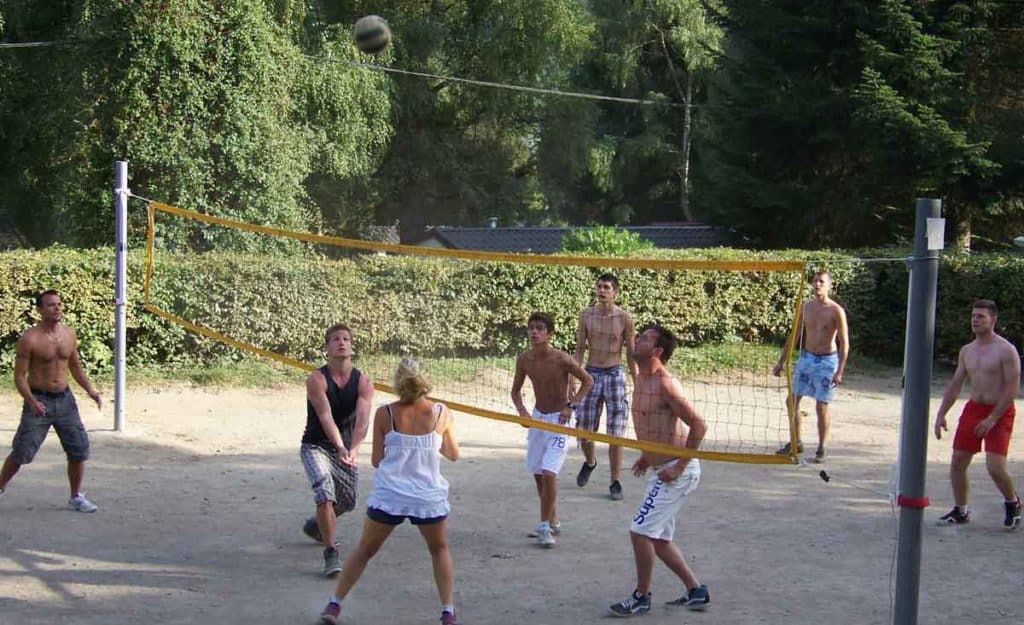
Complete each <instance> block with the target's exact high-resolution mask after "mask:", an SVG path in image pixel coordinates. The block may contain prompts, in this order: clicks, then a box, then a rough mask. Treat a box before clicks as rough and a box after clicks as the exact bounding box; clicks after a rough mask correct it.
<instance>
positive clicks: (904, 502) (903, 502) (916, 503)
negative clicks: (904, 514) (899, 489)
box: [896, 495, 931, 509]
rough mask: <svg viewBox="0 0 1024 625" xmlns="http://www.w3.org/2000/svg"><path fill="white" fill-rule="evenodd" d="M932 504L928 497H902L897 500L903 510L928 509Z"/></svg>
mask: <svg viewBox="0 0 1024 625" xmlns="http://www.w3.org/2000/svg"><path fill="white" fill-rule="evenodd" d="M930 504H931V502H930V501H928V498H927V497H907V496H906V495H900V496H898V497H897V498H896V505H898V506H899V507H901V508H918V509H923V508H927V507H928V506H929V505H930Z"/></svg>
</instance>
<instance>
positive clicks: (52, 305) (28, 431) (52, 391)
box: [0, 290, 103, 512]
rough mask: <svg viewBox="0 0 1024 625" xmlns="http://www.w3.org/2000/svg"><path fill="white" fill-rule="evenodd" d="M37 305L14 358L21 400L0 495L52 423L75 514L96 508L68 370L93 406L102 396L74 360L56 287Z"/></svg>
mask: <svg viewBox="0 0 1024 625" xmlns="http://www.w3.org/2000/svg"><path fill="white" fill-rule="evenodd" d="M36 309H37V310H38V311H39V317H40V321H39V323H38V324H36V325H35V326H33V327H31V328H29V329H28V330H26V331H25V333H24V334H22V335H21V338H20V339H18V347H17V352H16V355H15V359H14V386H15V387H16V388H17V389H18V392H19V393H21V397H22V399H24V400H25V404H24V407H23V408H22V410H21V423H20V424H19V425H18V431H17V433H15V435H14V443H13V444H12V448H13V449H12V451H11V453H10V455H9V456H7V459H6V460H4V466H3V468H2V469H0V496H2V495H3V494H4V492H5V491H6V489H7V483H8V482H10V481H11V478H13V477H14V474H15V473H17V472H18V469H20V468H21V465H23V464H28V463H30V462H32V458H34V457H35V455H36V452H37V451H39V448H40V447H41V446H42V444H43V441H44V440H45V439H46V435H47V434H48V433H49V431H50V427H51V426H53V428H54V429H55V430H57V436H58V437H59V438H60V444H61V445H62V446H63V447H64V453H65V454H66V455H67V458H68V482H69V483H70V486H71V498H70V499H68V507H69V508H71V509H72V510H74V511H75V512H96V505H95V504H93V503H92V502H91V501H89V500H88V499H86V498H85V494H84V493H82V479H83V478H84V477H85V461H86V460H88V459H89V436H88V435H87V434H86V432H85V426H84V425H82V418H81V417H80V416H79V414H78V405H77V404H76V403H75V396H74V395H73V394H72V393H71V388H70V387H69V386H68V371H70V372H71V377H73V378H74V379H75V382H78V385H79V386H81V387H82V388H83V389H85V392H86V394H88V395H89V397H91V398H92V400H93V401H94V402H96V407H97V408H101V409H102V408H103V398H102V397H100V394H99V393H98V392H97V391H96V389H95V388H93V386H92V384H91V383H90V382H89V378H88V377H87V376H86V375H85V370H84V369H83V368H82V363H81V361H79V359H78V336H77V335H76V334H75V331H74V330H72V329H71V328H69V327H68V326H66V325H63V324H62V323H61V319H63V317H64V307H63V305H62V304H61V301H60V295H58V294H57V291H52V290H51V291H44V292H42V293H40V294H39V295H38V296H37V297H36Z"/></svg>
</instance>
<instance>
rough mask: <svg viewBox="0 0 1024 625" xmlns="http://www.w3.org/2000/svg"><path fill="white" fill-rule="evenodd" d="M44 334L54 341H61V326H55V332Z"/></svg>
mask: <svg viewBox="0 0 1024 625" xmlns="http://www.w3.org/2000/svg"><path fill="white" fill-rule="evenodd" d="M43 334H45V335H46V338H48V339H50V341H52V342H54V343H60V337H61V331H60V328H54V330H53V332H43Z"/></svg>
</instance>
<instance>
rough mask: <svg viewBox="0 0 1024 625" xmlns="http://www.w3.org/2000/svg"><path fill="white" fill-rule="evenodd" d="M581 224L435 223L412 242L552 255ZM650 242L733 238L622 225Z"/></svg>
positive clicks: (709, 230) (674, 244)
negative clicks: (498, 225) (504, 225)
mask: <svg viewBox="0 0 1024 625" xmlns="http://www.w3.org/2000/svg"><path fill="white" fill-rule="evenodd" d="M582 229H585V228H581V227H564V226H543V227H539V226H538V227H534V226H513V227H507V228H486V227H485V228H463V227H449V226H437V227H434V228H430V229H428V230H427V231H426V232H425V233H424V234H423V235H422V236H420V237H418V238H417V239H416V240H414V241H412V244H413V245H421V246H429V247H445V248H448V249H458V250H482V251H487V252H530V253H534V254H554V253H556V252H559V251H560V250H561V249H562V238H563V237H564V236H565V235H566V234H568V233H569V231H570V230H582ZM623 229H624V230H628V231H629V232H634V233H636V234H638V235H640V236H641V237H643V238H645V239H647V240H648V241H650V242H651V243H653V244H654V246H655V247H660V248H666V249H683V248H701V247H722V246H727V245H731V244H733V243H734V241H735V239H736V237H735V236H733V234H732V233H731V232H730V231H728V230H726V229H724V228H718V227H715V226H708V225H705V224H676V225H668V224H666V225H654V226H623Z"/></svg>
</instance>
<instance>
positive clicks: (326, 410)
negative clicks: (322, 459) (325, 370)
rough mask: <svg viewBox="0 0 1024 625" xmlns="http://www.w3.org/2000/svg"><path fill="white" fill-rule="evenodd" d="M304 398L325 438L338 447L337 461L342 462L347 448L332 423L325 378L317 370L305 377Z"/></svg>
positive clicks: (336, 427)
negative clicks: (314, 414) (307, 401)
mask: <svg viewBox="0 0 1024 625" xmlns="http://www.w3.org/2000/svg"><path fill="white" fill-rule="evenodd" d="M306 399H307V400H309V403H310V405H311V406H313V410H314V411H315V412H316V417H317V419H319V420H320V427H321V428H323V430H324V434H325V435H326V436H327V440H329V441H331V444H332V445H334V446H335V447H336V448H337V449H338V461H339V462H344V461H345V459H346V458H347V457H348V449H346V448H345V443H344V441H342V440H341V432H340V431H338V426H337V424H336V423H334V416H333V415H332V413H331V402H330V401H328V400H327V380H325V379H324V376H323V374H322V373H320V372H319V371H314V372H313V373H310V374H309V376H308V377H307V378H306Z"/></svg>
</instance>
